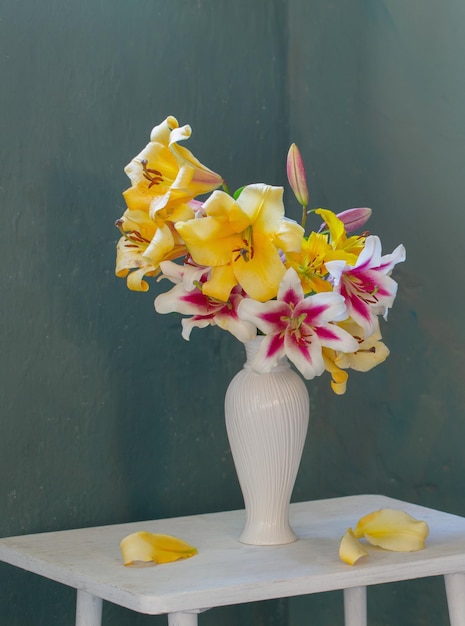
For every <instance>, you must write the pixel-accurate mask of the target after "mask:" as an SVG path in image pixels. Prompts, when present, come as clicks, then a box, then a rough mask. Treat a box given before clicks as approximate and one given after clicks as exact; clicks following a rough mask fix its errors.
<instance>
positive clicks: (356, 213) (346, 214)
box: [337, 207, 372, 233]
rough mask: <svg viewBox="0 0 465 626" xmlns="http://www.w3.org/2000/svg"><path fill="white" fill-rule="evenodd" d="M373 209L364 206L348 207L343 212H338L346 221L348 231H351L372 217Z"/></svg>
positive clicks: (341, 218)
mask: <svg viewBox="0 0 465 626" xmlns="http://www.w3.org/2000/svg"><path fill="white" fill-rule="evenodd" d="M371 213H372V210H371V209H369V208H367V207H363V208H358V209H347V210H346V211H342V213H337V216H338V218H339V219H340V220H341V222H343V223H344V227H345V229H346V233H351V232H352V231H354V230H358V229H359V228H361V227H362V226H363V225H364V224H366V222H368V220H369V219H370V217H371Z"/></svg>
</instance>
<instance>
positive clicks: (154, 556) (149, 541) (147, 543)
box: [120, 531, 197, 566]
mask: <svg viewBox="0 0 465 626" xmlns="http://www.w3.org/2000/svg"><path fill="white" fill-rule="evenodd" d="M120 548H121V554H122V555H123V562H124V564H125V565H136V566H137V565H139V566H141V565H145V564H147V563H158V564H161V563H171V562H172V561H179V560H180V559H188V558H189V557H191V556H195V555H196V554H197V548H194V546H191V545H190V544H188V543H187V542H186V541H183V540H182V539H178V538H177V537H172V536H171V535H160V534H153V533H149V532H146V531H139V532H136V533H133V534H132V535H128V536H127V537H125V538H124V539H123V540H122V541H121V543H120Z"/></svg>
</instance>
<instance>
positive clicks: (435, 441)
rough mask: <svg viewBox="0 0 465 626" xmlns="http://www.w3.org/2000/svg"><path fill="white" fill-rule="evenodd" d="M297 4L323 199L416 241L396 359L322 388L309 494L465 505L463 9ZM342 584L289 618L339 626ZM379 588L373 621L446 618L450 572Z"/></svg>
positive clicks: (298, 103) (393, 335)
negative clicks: (339, 388)
mask: <svg viewBox="0 0 465 626" xmlns="http://www.w3.org/2000/svg"><path fill="white" fill-rule="evenodd" d="M290 7H291V11H290V22H289V42H290V49H289V68H290V90H289V94H290V112H291V137H290V139H291V140H295V141H298V142H299V143H300V145H301V148H302V151H303V153H304V156H305V158H306V160H307V162H308V166H309V169H310V170H311V176H310V181H311V182H310V184H311V190H312V204H313V206H325V207H328V208H332V209H335V210H342V209H344V208H348V207H350V206H370V207H372V208H373V210H374V216H373V218H372V219H371V221H370V222H369V224H368V226H369V227H370V230H371V231H372V232H373V233H376V234H379V235H380V236H381V239H382V242H383V246H384V251H385V252H390V251H391V250H392V249H393V248H394V247H395V246H396V245H397V244H398V243H404V244H405V246H406V248H407V262H406V263H405V264H403V265H402V266H398V270H396V277H397V278H398V280H399V285H400V287H399V293H398V298H397V301H396V304H395V306H394V308H393V310H392V311H391V313H390V316H389V321H388V323H386V324H383V326H382V332H383V335H384V339H385V341H386V343H387V344H388V345H389V347H390V349H391V355H390V357H389V360H388V361H387V362H386V363H385V364H384V365H383V366H381V367H379V368H377V369H376V370H374V371H372V372H371V373H369V374H362V375H356V374H355V375H352V376H351V377H350V378H349V387H348V392H347V394H346V396H345V397H343V398H342V399H341V398H334V397H333V396H331V395H330V394H329V393H328V391H327V390H326V388H325V384H322V383H323V381H320V380H319V381H318V382H317V383H316V384H315V385H312V389H313V390H314V394H315V397H314V403H313V407H314V411H313V422H312V424H313V430H312V429H311V430H310V433H309V439H308V444H307V445H308V449H307V453H306V455H305V456H304V462H303V468H302V472H301V475H300V480H301V483H300V484H301V485H302V486H301V491H300V492H299V496H302V499H305V498H307V497H308V496H310V497H323V496H337V495H342V494H348V493H357V492H368V493H385V494H387V495H390V496H393V497H397V498H401V499H405V500H410V501H412V502H417V503H420V504H423V505H426V506H432V507H436V508H440V509H444V510H447V511H449V512H451V513H458V514H462V515H463V514H465V489H464V483H463V476H464V472H465V461H464V455H463V451H462V448H463V446H462V442H463V440H464V436H465V425H464V420H463V407H464V406H465V395H464V386H463V382H462V379H463V374H464V371H465V367H464V356H463V347H464V330H463V324H462V319H461V318H462V309H463V295H462V293H461V285H462V284H463V279H462V276H461V270H460V267H461V265H462V262H463V256H464V246H463V228H464V226H465V214H464V212H463V198H464V192H465V188H464V185H465V181H464V177H463V173H462V170H463V165H464V163H465V120H464V116H463V111H464V108H465V82H464V81H463V58H464V55H465V38H464V33H465V6H464V4H463V2H461V1H460V0H452V1H451V2H447V3H442V4H438V3H436V2H434V1H432V0H419V1H415V0H414V1H412V2H403V1H402V0H384V1H380V0H359V1H356V2H352V1H342V2H323V1H321V2H320V1H315V2H312V3H305V2H300V1H298V0H295V1H291V2H290ZM336 595H337V594H336ZM336 595H335V594H330V595H328V596H327V597H323V596H320V597H315V598H308V599H302V600H299V601H297V600H296V601H293V602H292V605H291V616H292V619H291V623H292V624H294V623H295V624H298V623H302V619H303V616H305V615H314V616H315V623H317V624H320V623H321V624H323V623H325V624H326V623H336V622H337V616H340V615H342V613H341V612H342V604H341V601H340V598H339V596H338V597H337V598H336ZM369 600H370V607H369V608H370V612H369V618H370V624H373V625H379V626H381V625H383V626H385V625H387V624H393V625H396V626H411V625H412V624H425V625H426V624H428V625H431V626H433V625H436V624H447V623H448V621H447V616H446V613H445V600H444V590H443V587H442V581H440V580H432V579H430V580H425V581H422V582H417V583H408V584H398V585H390V586H386V587H384V588H380V589H372V590H370V593H369ZM334 605H336V607H337V608H334ZM318 616H319V617H318ZM294 618H295V619H294ZM299 619H300V622H299ZM332 620H333V621H332Z"/></svg>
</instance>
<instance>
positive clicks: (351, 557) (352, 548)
mask: <svg viewBox="0 0 465 626" xmlns="http://www.w3.org/2000/svg"><path fill="white" fill-rule="evenodd" d="M362 556H368V552H367V551H366V550H365V548H364V547H363V546H362V544H361V543H360V542H359V541H358V540H357V538H356V536H355V535H354V531H353V530H352V528H348V529H347V532H346V534H345V535H344V536H343V537H342V539H341V543H340V544H339V558H340V559H341V561H344V563H347V564H348V565H353V564H354V563H356V562H357V561H358V560H359V559H360V558H361V557H362Z"/></svg>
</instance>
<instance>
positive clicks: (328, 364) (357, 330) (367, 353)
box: [323, 318, 389, 395]
mask: <svg viewBox="0 0 465 626" xmlns="http://www.w3.org/2000/svg"><path fill="white" fill-rule="evenodd" d="M338 326H340V327H341V328H343V329H344V330H346V331H347V332H348V333H349V334H351V335H352V337H354V338H355V339H356V340H357V341H358V344H359V346H358V350H357V352H352V353H344V352H335V351H334V350H329V349H327V348H325V349H324V350H323V358H324V361H325V369H326V370H327V371H328V372H329V373H330V374H331V378H332V380H331V388H332V390H333V391H334V393H336V394H338V395H343V394H344V393H345V392H346V386H347V379H348V374H347V372H344V371H343V370H346V369H353V370H355V371H357V372H368V371H369V370H371V369H373V368H374V367H376V366H377V365H379V364H380V363H383V361H385V360H386V359H387V357H388V356H389V348H388V347H387V346H386V345H385V344H384V343H383V342H382V341H381V339H382V337H381V332H380V330H379V322H378V321H377V324H376V330H375V332H374V333H373V334H371V335H370V336H369V337H367V338H366V339H364V338H363V336H364V330H363V328H362V327H361V326H359V325H358V324H356V323H355V322H354V321H353V320H352V319H351V318H349V319H347V320H344V321H343V322H338Z"/></svg>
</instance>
